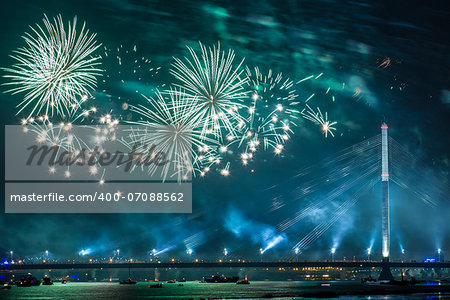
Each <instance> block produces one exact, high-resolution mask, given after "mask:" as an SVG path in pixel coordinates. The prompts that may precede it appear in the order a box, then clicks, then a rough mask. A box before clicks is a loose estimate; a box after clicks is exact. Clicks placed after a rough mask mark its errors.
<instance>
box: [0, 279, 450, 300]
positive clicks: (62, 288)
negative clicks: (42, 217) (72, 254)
mask: <svg viewBox="0 0 450 300" xmlns="http://www.w3.org/2000/svg"><path fill="white" fill-rule="evenodd" d="M322 283H323V282H322ZM150 284H154V283H151V282H139V283H138V284H136V285H120V284H118V283H117V282H115V283H104V282H82V283H73V282H71V283H68V284H66V285H63V284H61V283H59V282H58V283H55V284H54V285H53V286H38V287H28V288H20V287H15V286H13V288H12V289H11V290H0V298H1V299H123V298H127V299H137V298H194V299H196V298H228V299H230V298H261V297H276V298H278V299H292V297H295V296H296V295H301V294H303V293H318V292H327V291H328V292H343V291H346V292H350V291H352V292H358V291H360V290H361V289H362V288H364V285H361V284H358V283H353V282H346V283H344V282H330V286H329V287H321V286H320V284H321V283H316V282H301V281H297V282H281V281H278V282H277V281H271V282H252V283H251V284H250V285H236V284H231V283H230V284H224V283H219V284H214V283H210V284H209V283H200V282H185V283H183V284H184V285H183V286H178V284H177V283H175V284H164V288H162V289H155V288H149V287H148V286H149V285H150ZM446 297H450V293H446V294H440V295H439V294H412V295H370V296H341V297H339V299H425V298H436V299H445V298H446ZM299 299H301V298H299ZM328 299H337V298H333V297H330V298H328Z"/></svg>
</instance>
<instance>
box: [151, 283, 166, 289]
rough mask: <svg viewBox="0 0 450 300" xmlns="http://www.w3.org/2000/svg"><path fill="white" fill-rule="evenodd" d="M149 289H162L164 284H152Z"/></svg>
mask: <svg viewBox="0 0 450 300" xmlns="http://www.w3.org/2000/svg"><path fill="white" fill-rule="evenodd" d="M148 287H149V288H162V287H163V284H162V283H157V284H151V285H149V286H148Z"/></svg>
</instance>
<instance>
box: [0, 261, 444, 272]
mask: <svg viewBox="0 0 450 300" xmlns="http://www.w3.org/2000/svg"><path fill="white" fill-rule="evenodd" d="M383 266H384V267H391V268H396V267H397V268H450V262H388V263H383V262H378V261H333V262H332V261H299V262H286V261H284V262H283V261H271V262H160V263H158V262H132V263H128V262H119V263H103V262H92V263H36V264H23V263H22V264H9V265H4V266H3V267H2V269H8V270H37V269H113V268H128V267H131V268H133V269H135V268H304V267H337V268H373V267H374V268H381V267H383Z"/></svg>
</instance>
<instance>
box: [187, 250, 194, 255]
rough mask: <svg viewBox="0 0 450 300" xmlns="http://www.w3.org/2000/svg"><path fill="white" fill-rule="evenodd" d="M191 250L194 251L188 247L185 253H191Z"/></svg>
mask: <svg viewBox="0 0 450 300" xmlns="http://www.w3.org/2000/svg"><path fill="white" fill-rule="evenodd" d="M192 252H194V251H193V250H192V249H191V248H188V249H187V250H186V253H187V254H188V255H191V254H192Z"/></svg>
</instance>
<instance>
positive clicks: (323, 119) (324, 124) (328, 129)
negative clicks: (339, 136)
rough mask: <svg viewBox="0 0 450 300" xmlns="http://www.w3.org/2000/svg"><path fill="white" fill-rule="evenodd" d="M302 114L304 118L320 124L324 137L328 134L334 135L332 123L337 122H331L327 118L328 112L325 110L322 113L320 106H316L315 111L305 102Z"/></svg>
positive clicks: (334, 128)
mask: <svg viewBox="0 0 450 300" xmlns="http://www.w3.org/2000/svg"><path fill="white" fill-rule="evenodd" d="M301 113H302V116H303V118H305V119H306V120H309V121H311V122H313V123H315V124H317V125H320V127H321V130H322V132H323V134H324V135H325V137H327V136H328V134H330V135H331V136H333V137H334V134H333V131H335V130H336V127H334V125H336V124H337V122H331V121H329V120H328V113H327V112H325V115H323V114H322V111H321V110H320V108H318V107H317V112H316V111H314V110H313V109H312V108H311V107H310V106H309V105H308V104H306V108H305V109H303V110H302V112H301Z"/></svg>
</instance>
